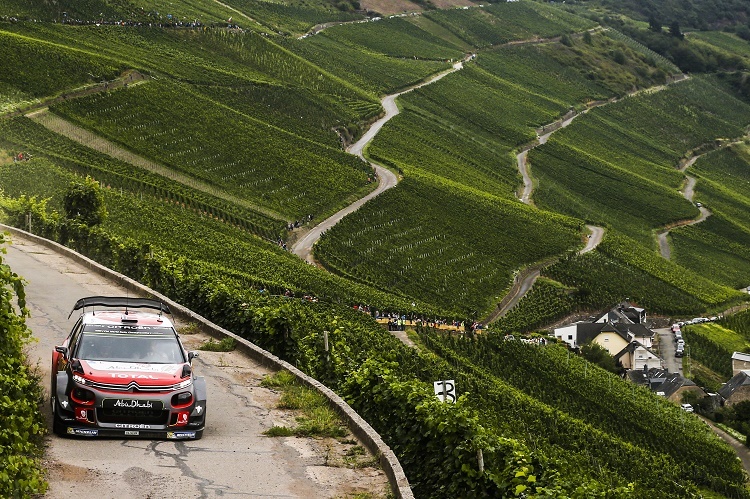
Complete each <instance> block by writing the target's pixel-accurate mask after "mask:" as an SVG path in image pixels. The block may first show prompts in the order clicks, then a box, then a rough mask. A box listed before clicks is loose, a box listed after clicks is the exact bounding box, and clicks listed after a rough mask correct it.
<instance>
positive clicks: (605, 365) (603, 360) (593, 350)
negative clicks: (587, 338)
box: [581, 343, 620, 373]
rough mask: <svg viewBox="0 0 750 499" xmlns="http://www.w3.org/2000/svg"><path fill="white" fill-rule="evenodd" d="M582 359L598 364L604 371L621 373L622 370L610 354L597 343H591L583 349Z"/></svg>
mask: <svg viewBox="0 0 750 499" xmlns="http://www.w3.org/2000/svg"><path fill="white" fill-rule="evenodd" d="M581 357H583V358H584V359H586V360H588V361H589V362H591V363H592V364H596V365H598V366H599V367H601V368H602V369H606V370H607V371H609V372H612V373H619V372H620V369H619V367H618V366H617V363H616V362H615V358H614V357H612V356H611V355H610V354H609V352H608V351H607V350H606V349H604V348H603V347H602V346H601V345H599V344H597V343H589V344H587V345H583V346H582V347H581Z"/></svg>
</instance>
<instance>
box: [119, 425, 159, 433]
mask: <svg viewBox="0 0 750 499" xmlns="http://www.w3.org/2000/svg"><path fill="white" fill-rule="evenodd" d="M115 428H138V429H140V430H150V429H151V425H150V424H127V423H117V424H116V425H115ZM125 433H126V434H127V432H125Z"/></svg>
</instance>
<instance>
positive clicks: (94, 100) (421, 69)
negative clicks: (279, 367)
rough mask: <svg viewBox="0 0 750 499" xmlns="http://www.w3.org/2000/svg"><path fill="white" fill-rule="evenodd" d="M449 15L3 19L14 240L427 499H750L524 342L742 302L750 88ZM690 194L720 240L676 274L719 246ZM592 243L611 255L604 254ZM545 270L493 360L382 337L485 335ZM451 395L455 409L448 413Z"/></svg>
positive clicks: (574, 33) (191, 9)
mask: <svg viewBox="0 0 750 499" xmlns="http://www.w3.org/2000/svg"><path fill="white" fill-rule="evenodd" d="M347 5H349V6H347ZM433 6H434V5H433ZM427 7H431V5H427V4H420V12H419V13H418V14H415V15H408V16H403V17H401V16H399V17H386V18H383V19H377V20H376V19H370V20H367V19H366V18H365V15H364V14H363V13H362V12H361V11H358V10H356V9H355V8H354V6H353V4H336V5H333V4H329V3H325V2H299V3H297V2H278V3H271V2H263V1H247V0H232V1H225V2H223V3H222V4H219V3H217V2H210V1H207V0H191V1H189V2H181V3H179V4H177V6H176V7H174V11H172V10H170V9H171V6H166V5H165V4H164V3H161V2H158V1H145V0H130V1H125V2H109V1H106V0H93V1H90V2H68V3H66V2H59V5H58V6H57V7H54V8H53V7H52V6H51V5H50V4H48V3H47V2H42V1H33V2H15V1H12V0H7V1H0V51H2V53H3V55H4V56H3V58H2V59H1V60H2V63H0V64H2V66H1V67H2V69H3V71H0V112H2V116H0V186H2V193H1V194H2V196H1V197H0V207H1V208H2V212H3V220H4V221H5V222H7V223H11V224H13V225H16V226H19V227H25V228H30V229H31V230H32V231H33V232H35V233H38V234H40V235H43V236H45V237H49V238H51V239H55V240H58V241H60V242H62V243H64V244H67V245H69V246H71V247H73V248H75V249H76V250H78V251H81V252H83V253H84V254H87V255H89V256H91V257H92V258H94V259H96V260H98V261H101V262H102V263H104V264H105V265H108V266H111V267H113V268H115V269H116V270H118V271H120V272H123V273H125V274H127V275H129V276H131V277H133V278H135V279H138V280H140V281H142V282H144V283H147V284H148V285H149V286H151V287H153V288H154V289H157V290H159V291H161V292H163V293H165V294H167V295H168V296H170V297H173V298H174V299H176V300H177V301H179V302H181V303H183V304H184V305H186V306H188V307H190V308H191V309H193V310H195V311H196V312H198V313H201V314H202V315H205V316H207V317H210V318H211V319H212V320H214V321H216V322H218V323H220V324H221V325H222V326H224V327H226V328H228V329H230V330H232V331H234V332H236V333H237V334H240V335H242V336H244V337H246V338H248V339H251V340H252V341H254V342H256V343H257V344H258V345H260V346H261V347H263V348H266V349H268V350H270V351H271V352H273V353H274V354H276V355H279V356H281V357H283V358H285V359H286V360H288V361H290V362H292V363H293V364H295V365H297V366H299V367H300V368H301V369H303V370H304V371H305V372H307V373H308V374H310V375H312V376H313V377H315V378H317V379H319V380H321V381H322V382H324V383H325V384H326V385H328V386H330V387H331V388H332V389H334V390H336V391H337V392H339V393H341V394H342V395H343V396H344V397H346V398H347V400H348V401H349V402H350V404H351V405H352V406H353V407H354V408H355V409H356V410H357V411H358V412H360V413H361V414H362V415H363V416H364V417H365V418H367V419H368V421H369V422H370V423H371V424H372V425H373V426H374V427H375V428H376V429H377V430H378V431H379V432H381V433H382V434H383V436H384V438H385V439H386V440H387V441H388V444H389V445H390V446H391V447H392V448H394V450H395V451H396V452H397V453H398V455H399V459H400V460H401V461H402V463H403V465H404V469H405V471H406V472H407V475H408V477H409V480H410V483H411V484H412V487H413V489H414V491H415V495H417V497H458V496H461V497H469V496H470V495H471V494H475V495H476V496H477V497H483V496H491V497H513V496H518V497H521V496H523V494H527V493H528V494H532V495H535V496H538V497H604V496H606V497H625V496H631V497H664V498H671V497H697V496H699V495H701V494H704V495H705V496H708V497H750V492H748V490H747V488H746V487H745V475H744V474H743V471H742V469H741V468H740V465H739V464H738V463H737V460H736V459H735V457H734V455H733V453H732V452H731V450H730V449H729V448H728V447H727V446H725V445H724V444H723V443H722V442H721V441H720V440H719V439H718V438H717V437H715V436H714V435H713V434H712V433H711V432H709V431H707V430H706V429H705V427H704V426H703V425H702V424H701V423H700V422H699V421H698V420H697V419H695V418H692V417H688V416H686V415H685V414H684V413H682V411H680V410H679V408H677V407H676V406H673V405H671V404H669V403H667V402H665V401H663V400H659V399H658V398H656V397H655V396H653V395H652V394H651V393H650V392H648V391H646V390H641V389H634V388H633V387H632V385H630V384H628V383H626V382H625V381H623V380H621V379H620V378H618V377H616V376H613V375H610V374H608V373H606V372H605V371H603V370H601V369H599V368H598V367H596V366H594V365H593V364H589V363H587V362H586V361H584V360H583V359H581V358H578V357H576V356H575V355H572V354H570V353H569V352H567V351H566V350H564V349H563V348H562V347H560V346H559V345H549V346H546V347H537V346H535V345H528V344H525V343H521V342H516V341H503V339H502V338H503V337H504V335H505V334H507V333H518V332H527V331H532V330H535V329H536V328H540V327H545V326H547V325H549V324H550V323H552V322H554V321H555V320H557V319H559V318H561V317H564V316H566V315H568V314H573V313H592V312H594V311H598V310H602V309H604V308H607V307H608V306H610V305H611V304H612V303H615V302H618V301H620V300H622V299H625V298H628V299H630V300H631V301H633V302H634V303H637V304H639V305H640V306H643V307H646V308H647V309H648V310H649V313H652V314H653V313H657V314H666V315H672V316H674V315H676V314H685V315H690V316H695V315H700V314H702V313H704V312H707V311H719V310H724V309H726V308H728V307H729V306H732V305H735V304H738V303H741V302H743V301H744V300H745V299H746V297H747V295H746V294H743V293H740V292H739V291H737V288H740V287H745V286H747V285H748V284H750V263H748V262H750V255H748V254H747V249H746V248H747V244H745V243H746V242H748V241H750V221H749V220H747V217H748V215H747V213H748V210H747V209H746V208H747V207H746V206H745V205H746V204H748V203H749V202H750V201H748V199H747V195H748V194H749V193H748V192H745V191H746V190H747V189H746V185H745V184H746V183H747V181H746V179H745V177H746V170H747V166H748V161H750V153H749V152H748V150H747V146H746V145H745V144H744V142H743V138H744V136H745V135H746V131H747V129H748V126H750V100H748V99H747V98H746V97H743V94H742V92H741V90H742V85H740V84H738V81H739V80H742V79H743V78H744V76H743V75H742V74H741V73H738V72H736V71H735V70H732V71H731V72H719V73H717V74H691V75H689V76H688V75H683V73H682V72H681V70H680V68H678V67H677V66H676V65H675V64H674V62H673V61H671V60H669V58H667V57H663V56H660V55H659V54H657V53H655V52H654V51H652V50H649V49H648V48H646V47H645V46H644V45H642V44H641V43H639V42H637V41H635V40H633V39H631V38H629V37H627V36H626V35H624V34H622V33H621V32H619V31H616V30H614V29H612V28H611V27H610V26H603V25H600V24H598V23H597V22H595V21H592V19H594V18H596V17H597V15H598V14H597V15H594V13H592V12H588V11H583V10H581V8H580V7H579V8H577V9H576V10H575V11H569V10H566V9H559V8H557V7H555V6H554V5H550V4H544V3H536V2H531V1H520V2H509V3H498V4H487V5H484V6H479V5H477V4H474V5H467V7H469V8H458V9H456V8H445V9H435V8H427ZM63 13H65V15H63ZM579 14H585V15H579ZM167 16H171V17H167ZM230 17H231V18H232V21H231V22H230V21H229V18H230ZM115 20H123V22H119V23H116V22H115ZM346 21H354V22H346ZM359 21H366V22H359ZM323 23H331V24H326V25H325V26H322V24H323ZM316 25H321V26H318V27H317V28H315V29H314V30H313V27H314V26H316ZM311 30H312V31H311ZM308 33H309V34H308ZM312 33H315V34H312ZM305 34H308V35H307V36H303V35H305ZM695 40H696V41H695V42H692V41H691V37H686V39H685V40H684V43H686V44H688V45H690V44H695V46H698V44H702V45H700V46H701V47H705V46H707V45H710V46H711V47H715V48H716V50H719V49H721V50H723V51H727V52H731V53H736V54H737V57H740V58H744V57H747V54H748V53H750V45H749V44H747V42H744V40H742V39H741V38H739V37H736V36H724V35H721V36H719V35H701V36H696V37H695ZM690 46H693V45H690ZM712 50H714V49H712ZM458 61H463V62H462V64H461V65H458V66H457V68H459V69H457V70H456V71H454V72H452V73H450V74H447V75H446V76H445V77H444V78H441V79H439V80H436V81H434V82H431V80H430V78H431V77H433V76H434V75H437V74H439V73H441V72H443V71H446V70H447V69H449V68H451V67H452V66H453V65H454V64H457V62H458ZM419 83H429V84H425V85H423V86H420V87H419V88H416V89H414V90H412V91H410V92H408V93H405V94H403V95H402V96H401V97H399V98H398V100H397V104H398V106H399V109H400V114H398V115H397V116H395V117H394V118H393V119H392V120H390V121H388V122H387V123H386V124H385V125H384V126H383V128H382V129H380V130H379V132H378V133H377V134H376V135H375V136H374V138H373V139H372V141H371V142H370V143H369V144H368V146H367V147H366V148H365V151H364V155H365V158H367V161H365V160H362V159H360V158H359V157H357V156H354V155H352V154H348V153H346V148H347V147H348V146H349V145H351V144H352V143H354V142H355V141H356V140H358V139H359V138H361V137H362V136H363V135H364V134H365V132H366V131H367V130H368V129H370V126H371V125H372V123H374V122H375V121H376V120H377V119H378V118H379V117H380V116H381V115H382V114H383V110H382V107H381V99H382V98H383V97H384V96H386V95H389V94H394V93H396V92H400V91H403V90H406V89H410V88H412V87H414V86H415V85H417V84H419ZM563 119H565V123H564V124H565V126H564V127H563V126H561V120H563ZM548 132H552V133H551V135H549V136H547V135H546V134H547V133H548ZM540 136H544V140H541V139H540ZM528 149H530V150H529V152H528V157H527V166H528V168H529V171H530V175H531V178H532V187H533V188H532V189H531V192H530V200H529V202H528V203H522V202H520V200H519V192H520V191H521V189H522V185H523V180H522V178H521V172H520V171H519V164H518V160H517V157H516V155H517V154H518V153H519V152H521V151H522V150H528ZM693 158H694V162H693V161H689V160H692V159H693ZM369 161H372V162H375V163H378V164H380V165H382V166H383V167H386V168H388V169H390V170H392V171H393V172H394V173H396V174H397V175H398V177H399V180H400V181H399V183H398V185H397V186H396V187H395V188H393V189H390V190H388V191H386V192H385V193H383V194H382V195H380V196H378V197H376V198H375V199H373V200H372V201H370V202H368V203H366V204H365V205H364V206H362V207H361V208H360V209H359V210H357V211H356V212H354V213H353V214H351V215H349V216H347V217H345V218H344V219H343V220H342V221H341V223H339V224H337V225H335V226H334V227H333V228H331V229H329V230H327V231H326V232H325V234H324V235H323V237H322V238H321V239H320V241H319V242H318V244H317V245H316V247H315V252H314V255H315V258H316V259H317V262H318V263H319V265H318V266H314V265H308V264H307V263H305V262H303V261H302V260H300V259H299V258H297V257H296V256H294V255H293V254H291V253H290V252H289V251H288V246H289V245H291V244H292V243H293V242H294V241H296V240H298V239H299V238H300V237H302V236H303V235H304V234H305V233H306V231H307V230H308V229H309V228H310V227H312V226H314V225H316V224H318V223H319V222H321V221H322V220H324V219H326V218H327V217H328V216H330V215H332V214H333V213H335V212H336V211H338V210H339V209H341V208H342V207H344V206H347V205H349V204H351V203H352V202H354V201H355V200H357V199H360V198H361V197H363V196H364V195H366V194H367V193H369V192H371V191H372V190H373V189H374V187H375V185H376V183H377V182H378V178H377V176H376V175H375V170H374V169H373V167H372V165H371V164H370V163H369ZM685 168H687V172H686V171H685ZM688 173H689V174H690V175H691V176H692V177H694V178H696V179H697V183H696V185H695V197H694V200H695V201H700V202H701V203H703V204H704V205H706V206H707V207H708V208H709V209H710V210H711V212H712V216H711V217H709V218H708V219H706V221H704V222H702V223H699V224H695V225H690V226H687V225H685V226H681V227H680V228H679V229H674V230H672V231H671V232H669V235H668V236H667V240H668V243H669V244H670V246H671V248H672V254H671V257H670V258H668V259H667V258H664V257H662V256H661V254H660V253H659V246H658V243H657V239H656V234H657V233H658V232H660V231H664V230H666V229H669V228H672V227H673V226H675V225H682V222H684V221H686V220H688V221H689V220H693V219H696V218H697V217H698V216H699V211H698V208H697V207H696V206H695V205H694V204H693V203H692V202H690V201H689V200H688V199H686V198H685V196H683V194H682V193H681V192H680V189H682V188H683V187H684V185H685V183H686V181H687V175H688ZM86 176H89V177H91V178H92V179H94V180H95V181H97V182H98V183H99V186H100V187H98V188H99V189H101V193H102V195H103V199H104V201H105V205H106V209H107V212H108V216H107V217H106V218H105V219H104V221H103V222H102V223H101V224H98V225H96V226H87V225H85V224H82V223H81V221H80V220H79V219H76V215H75V214H74V213H66V211H65V203H64V198H65V195H66V192H68V190H69V189H70V186H71V185H72V184H76V183H80V182H81V181H82V179H83V178H84V177H86ZM68 216H69V217H71V218H67V217H68ZM587 224H591V225H596V226H597V227H602V228H604V230H605V236H604V239H603V241H602V242H601V244H599V245H598V246H596V248H595V249H594V250H593V251H589V252H587V253H583V254H581V253H579V250H581V249H582V248H583V247H584V242H585V240H586V237H587V234H588V229H587V228H586V225H587ZM531 268H539V269H541V270H540V272H541V274H542V276H543V277H542V278H540V279H539V280H538V281H537V283H536V284H535V285H534V286H533V288H532V290H531V292H530V293H528V294H527V295H525V296H524V297H523V298H522V299H521V300H520V302H519V303H518V305H517V306H516V307H515V308H514V309H512V310H511V311H510V312H509V313H508V314H507V315H506V316H504V317H503V318H502V319H501V320H499V321H498V322H496V323H494V324H492V325H490V327H489V328H488V329H487V330H485V332H484V333H483V334H482V335H481V337H480V338H474V335H471V334H467V335H465V337H461V338H455V337H450V336H445V337H443V336H440V335H437V333H436V331H434V330H431V329H424V330H420V331H418V332H417V334H416V335H415V336H414V339H415V340H417V341H418V343H419V345H420V349H419V350H414V349H410V348H407V347H405V346H404V345H403V344H401V343H400V342H399V341H398V340H396V339H395V338H394V337H392V336H390V335H389V334H388V333H387V332H386V331H385V330H384V329H383V328H382V327H381V326H379V325H378V324H377V323H376V322H375V321H374V320H373V319H372V317H370V315H374V314H375V311H378V312H379V313H389V314H390V313H393V314H398V315H400V316H409V317H410V318H420V319H422V320H423V322H424V323H427V322H431V321H435V320H439V321H456V322H458V323H461V322H465V323H466V324H471V323H473V322H478V321H481V320H483V319H485V318H487V317H488V316H490V314H491V313H492V312H493V310H494V309H495V308H496V307H497V304H498V303H499V302H501V301H502V300H503V298H504V297H505V296H506V294H507V293H508V292H509V290H510V289H511V285H512V283H513V281H514V279H516V277H517V276H518V275H519V274H522V273H523V272H525V271H527V270H528V269H531ZM364 311H367V312H370V314H367V313H362V312H364ZM323 331H327V332H328V333H329V336H328V337H329V340H328V341H330V345H331V348H330V351H329V352H325V351H324V349H323V339H322V338H323ZM439 379H455V380H456V381H457V383H458V386H459V393H460V394H461V397H460V398H459V403H458V404H456V405H455V406H450V405H447V404H440V403H439V402H437V401H436V399H435V397H434V396H433V395H432V390H431V389H430V383H432V382H433V381H435V380H439ZM446 428H450V430H449V431H448V430H446ZM480 449H481V450H482V451H483V452H484V463H485V468H484V470H483V471H479V470H477V468H476V466H477V462H476V456H477V451H478V450H480ZM425 456H429V457H430V458H429V459H425ZM438 463H440V467H441V470H442V472H441V473H436V472H435V468H436V467H437V466H438ZM467 491H472V492H471V493H469V492H467Z"/></svg>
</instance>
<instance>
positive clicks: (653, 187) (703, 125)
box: [529, 78, 750, 243]
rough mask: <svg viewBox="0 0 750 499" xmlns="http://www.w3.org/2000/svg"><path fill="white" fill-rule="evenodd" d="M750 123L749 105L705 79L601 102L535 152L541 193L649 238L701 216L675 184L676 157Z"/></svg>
mask: <svg viewBox="0 0 750 499" xmlns="http://www.w3.org/2000/svg"><path fill="white" fill-rule="evenodd" d="M748 122H750V106H748V105H747V104H745V103H743V102H740V101H739V100H737V99H736V98H734V97H733V96H731V95H729V94H728V93H727V92H726V91H724V90H723V89H722V88H721V86H720V85H717V84H716V81H715V80H711V79H702V78H692V79H690V80H689V81H686V82H681V83H677V84H675V85H671V86H670V87H668V88H666V89H664V90H662V91H659V92H652V93H646V94H639V95H636V96H633V97H629V98H626V99H623V100H621V101H619V102H617V103H614V104H610V105H607V106H604V107H600V108H597V109H595V110H592V111H591V112H590V113H587V114H586V115H584V116H581V117H579V118H578V119H576V121H574V122H573V123H572V124H571V125H570V126H569V127H567V128H565V129H564V130H561V131H559V132H557V133H555V135H554V136H553V137H552V138H551V140H550V141H549V142H548V143H547V144H544V145H543V146H540V147H538V148H536V149H534V150H533V151H531V153H530V154H529V161H530V163H531V165H532V171H533V173H534V175H535V176H536V177H538V178H539V182H540V186H539V190H538V192H537V195H536V199H537V200H538V202H539V204H540V205H541V206H543V207H545V208H548V209H553V210H556V211H562V212H564V213H568V214H570V215H572V216H576V217H579V218H583V219H585V220H589V221H592V222H596V223H600V224H606V225H608V226H610V227H612V228H615V229H617V230H620V231H622V232H624V233H626V234H627V235H629V236H630V237H634V238H636V239H638V240H639V241H641V242H642V243H647V241H651V240H652V234H651V230H652V229H653V228H656V227H660V226H663V225H666V224H668V223H670V222H675V221H677V220H682V219H689V218H695V217H697V216H698V213H697V210H696V209H695V208H694V207H692V206H690V204H689V203H688V202H687V201H686V200H685V199H682V198H681V196H680V195H679V194H678V193H677V192H675V190H674V188H675V187H677V185H678V183H679V178H680V175H679V172H677V171H675V170H674V166H675V165H676V163H677V161H678V159H679V158H680V157H681V156H682V155H684V154H685V153H686V152H687V151H689V150H692V149H696V148H698V147H700V146H703V145H705V144H711V143H713V142H714V141H715V140H716V139H717V138H719V137H736V136H740V135H741V134H742V133H743V132H742V129H743V127H744V126H745V125H746V124H747V123H748ZM593 130H596V133H592V131H593Z"/></svg>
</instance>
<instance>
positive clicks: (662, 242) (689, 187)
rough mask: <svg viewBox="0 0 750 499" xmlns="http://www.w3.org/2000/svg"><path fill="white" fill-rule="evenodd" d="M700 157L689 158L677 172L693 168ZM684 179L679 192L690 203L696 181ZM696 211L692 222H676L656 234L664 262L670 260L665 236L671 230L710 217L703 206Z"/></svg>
mask: <svg viewBox="0 0 750 499" xmlns="http://www.w3.org/2000/svg"><path fill="white" fill-rule="evenodd" d="M704 154H705V153H704ZM701 156H702V154H699V155H698V156H693V157H691V158H690V159H689V160H687V161H686V162H685V163H684V164H683V165H682V166H680V168H679V170H680V171H681V172H684V171H685V170H687V169H688V168H690V167H691V166H693V164H694V163H695V162H696V161H697V160H698V158H700V157H701ZM685 178H686V180H685V185H684V186H683V187H682V190H681V192H682V195H683V197H684V198H685V199H687V200H688V201H690V202H691V203H692V202H693V197H694V196H695V183H696V179H695V177H692V176H690V175H685ZM698 210H699V211H700V212H701V213H700V215H699V216H698V218H696V219H694V220H682V221H679V222H676V223H674V224H672V225H670V226H669V227H665V228H663V229H661V230H660V231H659V232H657V233H656V240H657V241H658V243H659V253H660V254H661V256H662V258H664V259H665V260H669V259H671V258H672V248H670V246H669V239H668V238H667V236H669V232H670V231H671V230H672V229H676V228H678V227H687V226H688V225H695V224H699V223H701V222H702V221H704V220H705V219H707V218H708V217H710V216H711V211H710V210H709V209H708V208H706V207H705V206H699V207H698Z"/></svg>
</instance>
